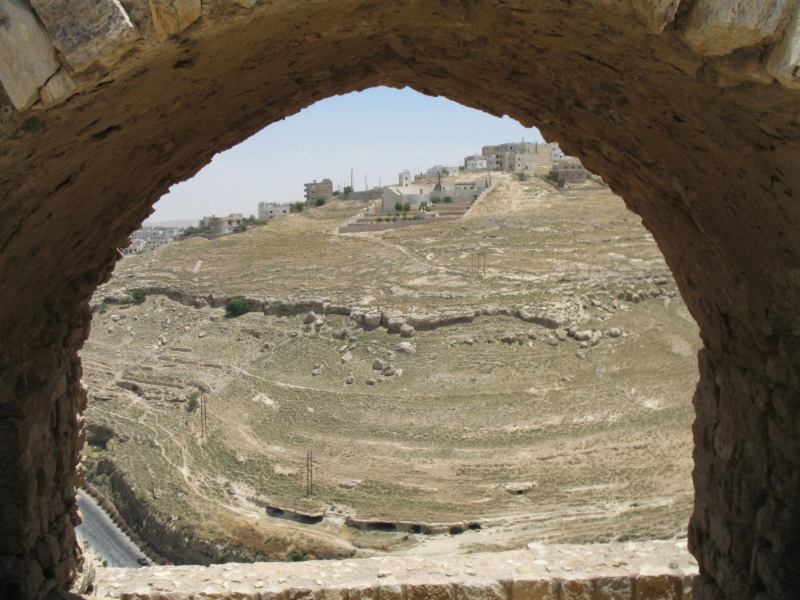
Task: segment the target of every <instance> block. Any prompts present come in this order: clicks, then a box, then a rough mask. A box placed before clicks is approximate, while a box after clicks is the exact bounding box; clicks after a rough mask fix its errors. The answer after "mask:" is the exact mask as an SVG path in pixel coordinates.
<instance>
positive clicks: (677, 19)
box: [0, 0, 800, 598]
mask: <svg viewBox="0 0 800 600" xmlns="http://www.w3.org/2000/svg"><path fill="white" fill-rule="evenodd" d="M740 4H741V3H739V2H735V1H733V0H624V1H619V2H608V1H607V0H570V1H568V2H529V1H524V0H508V1H504V2H488V1H484V0H462V1H461V2H454V1H452V0H425V1H420V2H412V1H401V2H391V3H389V2H385V3H382V2H373V1H371V0H314V1H311V2H295V1H292V0H279V1H275V2H267V3H261V2H257V0H234V2H226V1H224V0H216V1H214V0H150V1H149V2H148V3H146V2H144V0H122V1H121V2H111V1H94V0H80V1H78V2H74V3H59V2H55V1H53V0H30V5H29V4H28V2H27V1H26V0H4V1H2V2H0V22H2V23H3V28H2V29H0V80H1V81H2V83H3V86H4V88H5V90H6V96H5V97H2V98H0V136H2V146H1V147H0V189H2V195H1V196H0V197H1V198H2V201H0V206H2V211H0V214H2V219H0V248H2V253H0V286H1V287H0V289H2V290H3V293H2V294H0V364H2V365H3V369H2V379H0V390H2V393H0V448H2V454H1V455H0V489H1V490H2V491H1V492H0V494H1V495H0V595H4V596H7V597H23V598H38V597H42V596H44V595H45V594H47V593H48V592H49V591H50V590H51V589H54V588H64V587H65V586H67V585H68V584H69V581H70V580H71V579H72V578H73V577H74V569H75V564H76V560H77V554H76V550H75V548H74V532H73V525H74V523H75V510H76V509H75V505H74V492H75V486H76V485H77V484H79V483H80V480H81V473H80V472H79V470H78V461H79V453H80V449H81V447H82V444H83V424H82V421H81V416H80V413H81V411H82V410H83V408H84V406H85V402H86V393H85V391H84V390H83V389H82V386H81V384H80V377H81V366H80V360H79V358H78V357H77V354H76V352H77V350H78V349H79V348H80V346H81V344H82V342H83V340H84V339H85V337H86V335H87V332H88V327H89V322H90V314H89V312H88V309H87V307H86V302H87V300H88V298H89V297H90V295H91V293H92V292H93V290H94V289H95V288H96V286H97V285H99V284H100V283H101V282H103V281H105V280H107V279H108V277H109V276H110V273H111V271H112V270H113V267H114V263H115V261H116V260H117V259H118V256H119V254H118V251H117V248H118V247H122V246H125V245H126V238H127V236H128V235H129V234H130V232H131V231H132V230H133V229H135V228H136V227H137V225H138V224H139V223H140V222H141V221H142V220H143V219H144V218H145V217H146V216H147V214H148V213H149V211H150V210H151V206H152V204H153V202H154V201H155V200H156V199H158V197H160V195H162V194H163V193H164V192H166V190H167V189H168V187H169V185H171V184H172V183H174V182H177V181H180V180H183V179H186V178H188V177H190V176H191V175H193V174H194V173H195V172H196V171H197V170H199V169H200V168H201V167H202V166H203V165H204V164H206V163H208V162H209V161H210V159H211V157H212V156H213V154H214V153H216V152H218V151H220V150H223V149H225V148H228V147H230V146H232V145H233V144H235V143H237V142H238V141H241V140H242V139H244V138H246V137H248V136H249V135H251V134H252V133H254V132H256V131H258V130H259V129H261V128H263V127H264V126H266V125H267V124H269V123H271V122H274V121H276V120H279V119H282V118H284V117H287V116H289V115H291V114H293V113H295V112H297V111H298V110H300V109H302V108H303V107H305V106H308V105H309V104H311V103H313V102H314V101H316V100H319V99H322V98H324V97H327V96H331V95H334V94H339V93H344V92H348V91H352V90H357V89H364V88H366V87H370V86H374V85H379V84H381V85H390V86H398V87H399V86H410V87H413V88H415V89H417V90H419V91H422V92H424V93H428V94H436V95H444V96H447V97H448V98H450V99H452V100H455V101H458V102H461V103H463V104H466V105H469V106H472V107H475V108H478V109H481V110H484V111H486V112H489V113H491V114H498V115H499V114H508V115H510V116H512V117H514V118H515V119H517V120H519V121H521V122H522V123H523V124H525V125H529V126H533V125H536V126H538V127H539V128H540V130H541V131H542V133H543V134H544V135H545V136H546V138H548V139H558V141H560V142H561V144H562V146H563V147H564V148H565V149H566V150H567V151H569V152H570V153H572V154H574V155H577V156H579V157H580V158H581V159H582V160H583V161H584V163H585V164H586V165H587V166H588V167H589V168H590V169H591V170H592V171H594V172H597V173H599V174H601V175H602V176H603V177H604V179H605V180H606V181H607V182H609V183H610V185H611V186H612V188H613V189H614V190H615V191H616V192H617V193H619V194H620V195H622V196H623V197H624V198H625V201H626V203H627V205H628V206H629V207H630V208H631V209H632V210H633V211H635V212H637V213H638V214H639V215H641V217H642V219H643V221H644V224H645V225H646V226H647V227H648V229H650V231H652V233H653V235H654V236H655V239H656V241H657V242H658V244H659V246H660V248H661V250H662V252H663V253H664V256H665V258H666V260H667V263H668V264H669V265H670V267H671V269H672V271H673V273H674V275H675V278H676V281H677V283H678V285H679V287H680V290H681V292H682V294H683V296H684V298H685V300H686V303H687V305H688V307H689V309H690V310H691V312H692V314H693V316H694V317H695V319H696V320H697V322H698V323H699V325H700V328H701V335H702V338H703V342H704V349H703V350H702V351H701V353H700V357H699V362H700V374H701V379H700V383H699V384H698V388H697V391H696V393H695V396H694V404H695V407H696V412H697V418H696V421H695V425H694V438H695V453H694V457H695V470H694V481H695V488H696V500H695V509H694V514H693V516H692V519H691V523H690V526H689V536H690V546H691V550H692V552H693V553H694V554H695V556H696V557H697V558H698V560H699V563H700V567H701V575H702V577H703V582H704V584H703V586H701V588H700V592H699V594H700V597H703V598H718V597H723V596H724V597H728V598H753V597H756V596H757V595H758V594H764V596H759V597H770V598H793V597H797V596H798V595H800V571H798V567H797V565H798V564H800V542H799V541H798V540H800V505H799V504H800V501H798V497H799V496H798V491H800V470H798V464H800V434H799V433H798V428H799V426H800V416H799V415H800V401H799V400H798V398H799V397H800V380H799V379H798V371H797V365H798V364H800V318H798V316H797V306H798V305H799V304H800V236H798V235H797V226H798V219H799V218H800V205H799V204H798V200H797V198H796V197H795V194H796V193H797V192H798V191H800V169H798V168H797V157H798V156H800V152H799V151H800V142H799V140H800V136H798V129H799V128H800V125H798V123H800V119H798V117H799V116H800V114H799V113H800V110H799V109H800V103H799V102H798V99H799V98H800V96H798V92H797V89H798V88H800V82H798V79H797V70H798V56H800V34H799V33H798V28H799V27H800V25H798V14H797V4H798V3H797V2H794V1H791V0H783V1H781V0H770V1H768V2H753V3H748V4H746V6H745V5H742V7H744V8H741V7H740Z"/></svg>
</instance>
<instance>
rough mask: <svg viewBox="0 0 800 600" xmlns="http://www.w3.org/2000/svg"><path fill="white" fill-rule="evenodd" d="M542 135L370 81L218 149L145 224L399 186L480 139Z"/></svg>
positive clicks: (458, 159)
mask: <svg viewBox="0 0 800 600" xmlns="http://www.w3.org/2000/svg"><path fill="white" fill-rule="evenodd" d="M523 138H524V140H525V141H526V142H534V141H542V137H541V135H540V134H539V131H538V130H536V129H527V128H525V127H523V126H522V125H520V124H519V123H517V122H516V121H514V120H512V119H510V118H508V117H503V118H502V119H498V118H496V117H492V116H490V115H487V114H486V113H482V112H480V111H477V110H474V109H471V108H466V107H464V106H461V105H460V104H456V103H454V102H451V101H449V100H446V99H444V98H431V97H429V96H424V95H422V94H419V93H417V92H415V91H413V90H410V89H408V88H406V89H404V90H394V89H390V88H384V87H380V88H373V89H370V90H367V91H364V92H354V93H352V94H347V95H345V96H336V97H334V98H328V99H327V100H323V101H321V102H318V103H317V104H314V105H313V106H311V107H309V108H307V109H305V110H303V111H302V112H300V113H298V114H297V115H294V116H292V117H289V118H288V119H286V120H284V121H281V122H278V123H274V124H272V125H270V126H269V127H267V128H266V129H263V130H262V131H260V132H259V133H257V134H256V135H254V136H253V137H251V138H250V139H248V140H246V141H245V142H243V143H241V144H239V145H238V146H236V147H234V148H231V149H230V150H228V151H227V152H224V153H221V154H217V155H216V156H215V157H214V159H213V160H212V161H211V163H210V164H209V165H207V166H206V167H205V168H204V169H203V170H202V171H200V172H199V173H198V174H197V175H196V176H195V177H194V178H192V179H190V180H189V181H186V182H184V183H179V184H177V185H174V186H173V187H172V188H171V189H170V191H169V193H168V194H166V195H165V196H163V197H162V198H161V200H159V201H158V203H157V204H156V205H155V206H156V212H155V213H153V215H152V216H151V217H149V218H148V221H168V220H178V219H199V218H200V217H202V216H204V215H212V214H214V215H226V214H228V213H232V212H241V213H244V214H245V215H250V214H256V213H257V212H258V203H259V202H262V201H267V202H295V201H298V200H302V199H303V183H305V182H309V181H314V180H317V181H321V180H322V179H325V178H328V179H331V180H332V181H333V183H334V189H337V187H339V186H340V185H341V186H345V185H350V169H351V168H352V169H353V182H354V187H355V189H356V190H357V191H358V190H363V189H364V176H365V175H366V177H367V185H368V186H369V187H374V186H377V185H390V184H393V183H397V176H398V173H400V171H402V170H403V169H408V170H409V171H411V172H412V173H414V172H415V171H419V170H423V171H425V170H427V169H428V168H430V167H432V166H434V165H437V164H444V165H457V164H463V162H462V161H463V158H464V156H467V155H469V154H480V150H481V146H485V145H493V144H501V143H504V142H518V141H522V139H523Z"/></svg>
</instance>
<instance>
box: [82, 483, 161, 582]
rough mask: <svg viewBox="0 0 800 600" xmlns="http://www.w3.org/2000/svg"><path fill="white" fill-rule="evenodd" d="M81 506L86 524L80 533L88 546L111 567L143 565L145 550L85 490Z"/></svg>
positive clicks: (84, 523) (83, 524)
mask: <svg viewBox="0 0 800 600" xmlns="http://www.w3.org/2000/svg"><path fill="white" fill-rule="evenodd" d="M78 506H79V507H80V509H81V514H82V515H83V523H81V524H80V525H78V528H77V529H76V531H77V534H78V539H80V540H81V542H83V544H84V545H87V544H88V545H89V546H90V547H91V548H92V550H94V552H95V553H97V554H98V555H99V556H100V558H102V559H103V560H105V561H107V562H108V566H109V567H128V568H136V567H140V566H141V565H140V564H139V563H138V562H136V559H138V558H142V557H144V554H142V551H141V550H139V548H137V547H136V545H135V544H134V543H133V542H132V541H130V539H128V536H126V535H125V534H124V533H122V532H121V531H120V529H119V527H117V526H116V525H114V522H113V521H112V520H111V518H110V517H109V516H108V515H107V514H106V513H104V512H103V510H102V509H101V508H100V507H99V506H98V505H97V503H96V502H95V501H94V499H93V498H92V497H91V496H90V495H89V494H87V493H86V492H84V491H83V490H78ZM148 562H149V561H148ZM98 566H99V565H98Z"/></svg>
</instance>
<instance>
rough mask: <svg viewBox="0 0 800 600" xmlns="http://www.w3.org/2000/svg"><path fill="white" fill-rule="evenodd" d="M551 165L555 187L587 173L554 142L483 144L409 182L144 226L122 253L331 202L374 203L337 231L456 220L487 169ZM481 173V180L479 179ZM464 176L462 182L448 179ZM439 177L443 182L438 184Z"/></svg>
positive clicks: (312, 188) (234, 229) (405, 174)
mask: <svg viewBox="0 0 800 600" xmlns="http://www.w3.org/2000/svg"><path fill="white" fill-rule="evenodd" d="M547 167H550V171H549V172H548V173H547V175H546V176H545V178H546V179H548V180H550V181H551V182H552V183H553V184H554V185H556V186H558V187H561V186H563V185H566V184H575V183H583V182H585V181H586V180H587V178H588V177H589V173H588V172H587V171H586V169H585V168H584V167H583V165H582V164H581V162H580V161H579V160H578V159H577V158H574V157H570V156H565V155H564V153H563V152H562V151H561V149H560V148H559V146H558V144H557V143H552V144H547V143H543V142H516V143H506V144H500V145H497V146H484V147H483V148H482V149H481V154H476V155H471V156H466V157H464V160H463V164H462V165H454V166H446V165H435V166H433V167H431V168H429V169H428V170H427V171H425V172H420V173H419V174H417V175H415V176H414V177H413V179H412V175H411V172H410V171H407V170H405V171H402V172H401V173H400V175H399V177H398V183H397V184H395V185H388V186H383V187H376V188H372V189H366V190H363V191H355V190H354V189H353V186H352V185H350V186H345V187H344V188H343V189H341V190H334V187H333V182H332V181H331V180H330V179H323V180H322V181H320V182H317V181H313V182H311V183H306V184H304V186H303V187H304V197H305V200H304V201H297V202H287V203H280V202H259V203H258V210H257V213H254V214H252V215H250V216H249V217H245V216H244V215H243V214H242V213H232V214H230V215H227V216H219V217H218V216H216V215H212V216H210V217H203V218H202V219H200V221H199V222H198V223H197V225H196V226H192V227H164V226H145V227H142V228H141V229H138V230H137V231H135V232H134V233H133V234H132V235H131V244H130V245H129V246H128V247H127V248H124V249H122V253H123V255H124V256H132V255H134V254H141V253H143V252H149V251H151V250H155V249H156V248H160V247H161V246H164V245H166V244H170V243H172V242H174V241H176V240H179V239H183V238H186V237H188V236H191V235H204V236H218V235H225V234H230V233H238V232H240V231H245V230H246V229H247V227H248V226H249V225H262V224H265V223H267V222H269V221H270V220H271V219H274V218H275V217H278V216H281V215H285V214H288V213H290V212H301V211H302V210H303V209H304V207H306V206H321V205H323V204H325V202H326V201H328V200H331V199H333V198H341V199H344V200H373V201H375V202H374V204H373V205H372V207H371V208H370V209H369V210H368V211H365V212H364V213H362V214H360V215H358V217H357V218H355V219H353V220H352V221H351V222H349V223H346V224H345V225H343V226H342V227H340V229H339V231H340V232H341V233H354V232H360V231H377V230H380V229H387V228H394V227H399V226H405V225H412V224H416V223H418V222H420V221H424V222H431V221H443V220H452V219H457V218H460V217H461V216H463V215H464V214H466V212H467V211H468V210H469V207H470V206H471V205H472V203H474V202H475V201H476V200H477V199H478V198H479V197H480V195H481V194H483V193H484V192H486V191H488V190H489V189H491V187H492V178H491V175H490V174H491V172H492V171H500V172H514V173H518V174H519V176H520V177H521V178H525V177H527V174H526V171H534V170H537V169H539V170H542V169H545V168H547ZM481 172H485V173H486V177H483V178H481V177H480V174H481ZM465 174H469V177H468V178H465V180H464V181H458V180H456V181H453V178H458V177H459V176H463V175H465ZM443 178H445V179H448V180H446V181H443Z"/></svg>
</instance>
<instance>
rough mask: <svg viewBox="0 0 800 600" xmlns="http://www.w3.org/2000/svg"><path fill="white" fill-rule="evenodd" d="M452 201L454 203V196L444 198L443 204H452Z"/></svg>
mask: <svg viewBox="0 0 800 600" xmlns="http://www.w3.org/2000/svg"><path fill="white" fill-rule="evenodd" d="M452 201H453V197H452V196H445V197H444V198H442V202H444V203H445V204H450V203H451V202H452Z"/></svg>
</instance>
